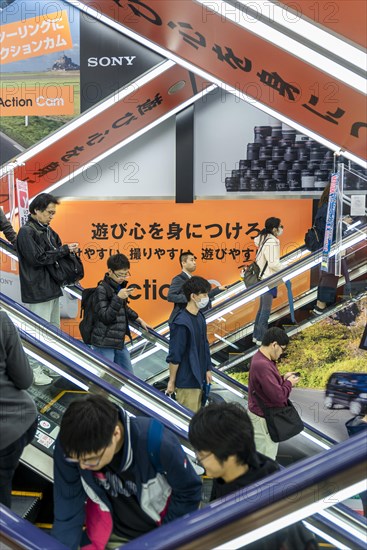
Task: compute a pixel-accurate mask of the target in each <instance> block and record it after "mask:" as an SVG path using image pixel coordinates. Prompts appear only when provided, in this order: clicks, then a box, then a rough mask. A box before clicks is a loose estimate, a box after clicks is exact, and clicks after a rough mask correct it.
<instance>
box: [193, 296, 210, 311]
mask: <svg viewBox="0 0 367 550" xmlns="http://www.w3.org/2000/svg"><path fill="white" fill-rule="evenodd" d="M195 302H196V305H197V306H198V308H199V309H203V308H204V307H206V306H207V305H208V304H209V297H208V296H207V297H206V298H200V300H199V301H196V300H195Z"/></svg>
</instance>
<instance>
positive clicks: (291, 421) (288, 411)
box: [252, 391, 304, 443]
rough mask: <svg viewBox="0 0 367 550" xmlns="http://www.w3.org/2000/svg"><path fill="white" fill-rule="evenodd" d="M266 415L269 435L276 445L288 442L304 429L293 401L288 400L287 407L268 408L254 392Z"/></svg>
mask: <svg viewBox="0 0 367 550" xmlns="http://www.w3.org/2000/svg"><path fill="white" fill-rule="evenodd" d="M252 393H253V395H254V396H255V399H256V400H257V402H258V404H259V406H260V408H261V409H262V411H263V413H264V417H265V420H266V425H267V427H268V431H269V435H270V437H271V439H272V441H274V442H275V443H279V442H280V441H286V440H287V439H290V438H291V437H294V436H295V435H298V434H299V433H300V432H301V431H302V430H303V428H304V426H303V422H302V419H301V417H300V416H299V414H298V412H297V410H296V409H295V407H294V405H293V403H292V401H290V400H289V399H288V402H287V405H286V406H285V407H267V406H266V405H265V403H264V401H263V400H262V399H261V397H260V396H259V395H257V393H256V392H255V391H253V392H252Z"/></svg>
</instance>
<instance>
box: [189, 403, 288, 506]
mask: <svg viewBox="0 0 367 550" xmlns="http://www.w3.org/2000/svg"><path fill="white" fill-rule="evenodd" d="M189 440H190V443H191V445H192V446H193V447H194V449H195V450H196V453H197V455H196V456H197V459H198V461H199V462H200V464H201V465H202V467H203V468H205V471H206V474H207V475H208V476H209V477H212V478H214V480H213V488H212V494H211V497H210V500H214V499H216V498H221V497H223V496H225V495H228V494H229V493H232V492H233V491H237V490H238V489H241V488H242V487H247V485H250V483H254V482H255V481H257V480H258V479H262V478H263V477H265V476H267V475H269V474H272V473H273V472H276V471H277V470H279V466H278V465H277V463H276V462H275V461H274V460H271V459H270V458H268V457H266V456H264V455H261V454H260V453H258V452H256V448H255V441H254V430H253V427H252V423H251V420H250V418H249V416H248V414H247V412H246V411H245V409H244V408H243V407H242V406H241V405H239V404H237V403H219V404H211V405H207V406H206V407H203V408H202V409H200V410H199V411H198V412H197V413H196V414H195V415H194V416H193V418H192V419H191V422H190V427H189Z"/></svg>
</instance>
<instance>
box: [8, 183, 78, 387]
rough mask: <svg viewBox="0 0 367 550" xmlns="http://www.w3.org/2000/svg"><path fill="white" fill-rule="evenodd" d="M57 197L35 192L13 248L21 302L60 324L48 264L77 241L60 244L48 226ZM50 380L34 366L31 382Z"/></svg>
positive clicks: (56, 294) (73, 249)
mask: <svg viewBox="0 0 367 550" xmlns="http://www.w3.org/2000/svg"><path fill="white" fill-rule="evenodd" d="M58 205H59V200H58V199H57V198H56V197H54V196H53V195H50V194H49V193H41V194H40V195H37V197H35V198H34V199H33V201H32V202H31V204H30V206H29V212H30V214H29V218H28V221H27V223H26V224H25V225H23V226H22V227H21V228H20V229H19V233H18V238H17V243H16V246H17V250H18V258H19V279H20V291H21V297H22V302H24V304H25V305H26V306H27V308H28V309H29V310H30V311H32V312H33V313H35V314H36V315H39V316H40V317H42V319H45V320H46V321H48V322H49V323H51V324H52V325H55V326H56V327H60V296H62V290H61V287H60V285H59V284H58V283H57V282H56V281H55V280H54V279H53V277H52V276H51V274H50V271H49V270H48V268H47V267H48V266H50V265H52V264H54V265H56V264H57V261H58V260H60V258H62V257H64V256H67V255H68V254H70V253H71V252H76V250H77V249H78V243H71V244H64V245H63V244H62V242H61V239H60V237H59V235H58V234H57V233H56V232H55V231H54V230H53V229H51V227H50V223H51V221H52V219H53V217H54V216H55V214H56V209H57V206H58ZM51 382H52V379H51V378H50V377H49V376H47V375H46V374H45V373H44V371H43V370H42V368H41V367H37V368H35V369H34V383H35V384H37V385H46V384H50V383H51Z"/></svg>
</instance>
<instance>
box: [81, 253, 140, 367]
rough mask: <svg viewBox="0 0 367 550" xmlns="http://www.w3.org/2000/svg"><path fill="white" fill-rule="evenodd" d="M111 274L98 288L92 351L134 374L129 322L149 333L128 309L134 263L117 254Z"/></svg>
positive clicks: (109, 265) (111, 263)
mask: <svg viewBox="0 0 367 550" xmlns="http://www.w3.org/2000/svg"><path fill="white" fill-rule="evenodd" d="M107 268H108V272H107V273H106V274H105V277H104V279H103V281H101V283H100V284H99V285H98V286H97V288H96V291H95V295H94V308H93V310H94V317H95V319H94V325H93V329H92V337H91V343H92V349H95V350H96V351H98V352H99V353H100V354H101V355H103V356H104V357H106V358H107V359H109V360H110V361H114V362H115V363H117V364H118V365H120V367H123V368H125V369H127V370H129V371H130V372H133V368H132V365H131V359H130V354H129V352H128V350H127V349H126V347H125V336H126V335H127V336H129V337H130V329H129V320H130V321H137V322H138V323H140V324H141V326H142V327H143V328H144V329H145V330H147V329H148V325H147V324H146V323H145V321H143V319H141V318H140V317H139V315H138V314H137V313H136V312H135V311H134V310H133V309H131V307H129V306H128V298H129V296H130V294H131V293H132V292H134V289H133V288H126V286H127V278H128V277H129V276H130V272H129V268H130V261H129V259H128V258H127V257H126V256H125V255H124V254H113V255H112V256H110V257H109V258H108V260H107Z"/></svg>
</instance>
